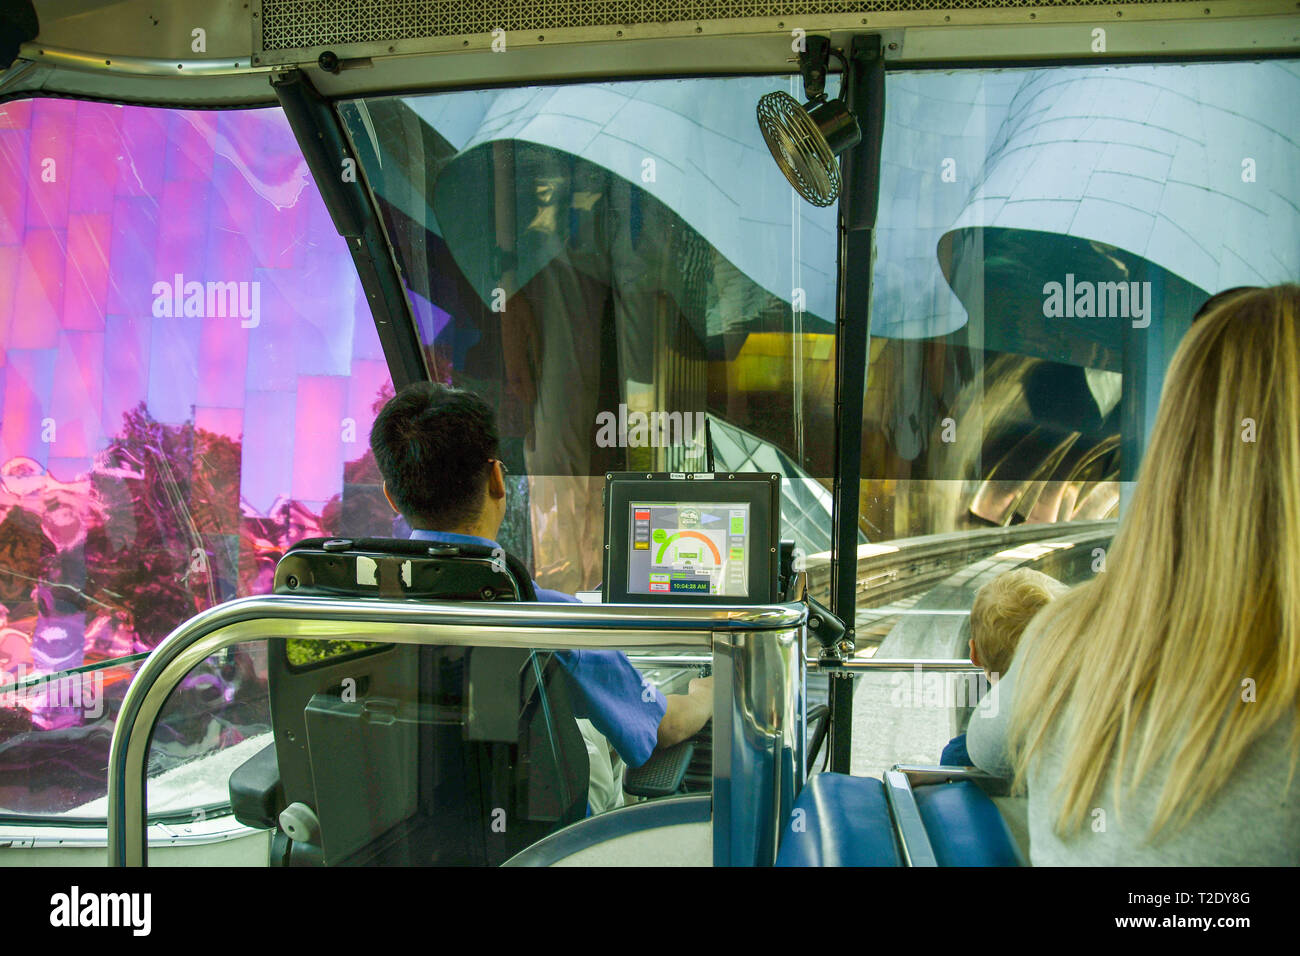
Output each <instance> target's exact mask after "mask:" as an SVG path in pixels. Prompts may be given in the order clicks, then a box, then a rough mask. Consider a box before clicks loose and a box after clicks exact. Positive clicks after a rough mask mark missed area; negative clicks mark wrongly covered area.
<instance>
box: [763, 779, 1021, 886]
mask: <svg viewBox="0 0 1300 956" xmlns="http://www.w3.org/2000/svg"><path fill="white" fill-rule="evenodd" d="M954 775H955V774H954ZM889 776H890V778H891V780H894V781H895V783H898V782H899V781H901V782H902V786H901V791H902V792H901V794H900V793H899V788H898V787H895V789H894V791H893V793H892V796H891V793H890V790H889V788H887V787H886V785H885V783H884V782H882V781H881V780H878V779H876V778H875V777H851V776H847V775H845V774H838V773H823V774H818V775H816V776H814V777H812V778H811V779H810V780H809V781H808V784H807V785H806V786H805V787H804V789H803V792H802V793H801V794H800V795H799V799H798V800H797V801H796V803H795V809H794V812H793V813H792V814H791V819H790V822H789V823H788V824H787V826H786V828H785V833H784V834H783V837H782V841H781V847H780V850H779V852H778V854H777V859H776V865H777V866H905V865H908V863H909V861H910V862H911V864H912V865H934V864H938V865H939V866H1023V865H1024V858H1023V857H1022V855H1021V853H1020V849H1019V847H1017V845H1016V841H1015V838H1014V837H1013V836H1012V834H1011V830H1010V829H1009V828H1008V827H1007V825H1006V823H1005V822H1004V821H1003V819H1002V815H1001V813H999V812H998V808H997V806H996V805H995V804H994V803H993V801H992V799H990V797H989V796H988V794H986V793H985V792H984V790H983V789H981V788H980V786H979V784H977V783H976V782H975V781H974V780H970V779H966V780H956V781H953V782H933V783H925V784H924V785H918V786H917V787H916V788H915V790H912V789H911V787H910V784H908V783H907V782H906V778H905V777H904V776H903V775H901V774H897V773H895V772H891V774H890V775H889ZM918 818H919V823H920V825H921V827H923V832H921V831H918V830H917V829H916V823H917V821H918ZM909 834H910V835H909ZM905 847H906V850H907V852H906V853H905V852H904V848H905Z"/></svg>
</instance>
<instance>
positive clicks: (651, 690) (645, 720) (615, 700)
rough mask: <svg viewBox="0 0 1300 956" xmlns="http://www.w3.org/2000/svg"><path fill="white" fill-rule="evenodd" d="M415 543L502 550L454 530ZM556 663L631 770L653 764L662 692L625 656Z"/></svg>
mask: <svg viewBox="0 0 1300 956" xmlns="http://www.w3.org/2000/svg"><path fill="white" fill-rule="evenodd" d="M411 539H412V540H415V541H434V542H437V543H438V544H477V545H482V546H484V547H488V548H499V547H501V546H500V545H499V544H497V543H496V542H495V541H492V540H491V539H489V538H480V537H478V536H477V535H471V534H454V533H452V532H449V531H421V530H419V529H416V530H413V531H412V532H411ZM533 587H534V588H536V590H537V600H538V601H546V602H550V603H560V602H566V603H570V604H573V603H576V602H577V600H578V599H577V598H576V597H574V596H573V595H571V594H565V593H564V592H563V591H552V590H551V589H550V588H539V587H537V584H536V582H534V583H533ZM555 659H556V660H557V661H559V663H560V666H561V667H563V668H564V672H565V673H566V674H568V675H569V678H570V681H569V686H570V687H571V688H573V691H574V700H573V712H574V715H575V716H577V717H585V718H586V719H587V720H590V721H591V722H592V724H593V725H594V726H595V728H596V729H597V730H599V731H600V732H601V733H602V734H604V735H605V737H606V739H608V740H609V742H610V744H612V745H613V747H614V749H615V750H617V751H618V755H619V756H620V757H622V758H623V762H624V763H626V764H627V765H628V766H629V767H639V766H641V765H642V764H643V763H645V762H646V761H647V760H649V759H650V754H651V753H652V752H653V751H654V749H655V746H656V745H657V744H658V742H659V723H660V721H662V720H663V718H664V712H665V711H666V710H667V709H668V701H667V700H665V699H664V695H663V693H662V692H661V691H660V690H659V688H657V687H655V686H654V685H653V684H651V683H650V682H649V681H648V680H646V679H645V678H644V677H642V676H641V672H640V671H638V670H637V669H636V668H635V667H633V666H632V662H631V661H629V660H628V659H627V655H626V654H624V653H623V652H622V651H592V650H573V651H556V652H555Z"/></svg>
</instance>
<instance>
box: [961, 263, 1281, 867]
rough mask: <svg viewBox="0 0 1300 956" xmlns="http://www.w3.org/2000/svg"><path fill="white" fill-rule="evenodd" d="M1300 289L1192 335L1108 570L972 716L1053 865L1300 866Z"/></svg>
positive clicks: (1045, 627) (1041, 855) (1023, 645)
mask: <svg viewBox="0 0 1300 956" xmlns="http://www.w3.org/2000/svg"><path fill="white" fill-rule="evenodd" d="M1298 414H1300V286H1296V285H1286V286H1277V287H1274V288H1271V289H1258V290H1253V291H1244V292H1240V293H1238V294H1235V295H1233V296H1231V297H1228V298H1226V299H1225V300H1224V301H1223V302H1221V303H1220V304H1219V305H1217V306H1216V307H1214V308H1213V309H1212V310H1211V311H1210V312H1209V313H1208V314H1206V315H1205V316H1203V317H1202V318H1200V319H1199V320H1198V321H1197V322H1196V323H1195V324H1193V325H1192V327H1191V329H1190V331H1188V333H1187V335H1186V336H1185V338H1184V339H1183V342H1182V344H1181V345H1180V346H1179V348H1178V351H1177V353H1176V354H1175V355H1174V358H1173V361H1172V362H1171V363H1170V366H1169V371H1168V375H1167V377H1166V379H1165V385H1164V394H1163V396H1162V398H1161V401H1160V408H1159V411H1158V413H1157V415H1156V421H1155V426H1154V428H1153V429H1152V432H1151V440H1150V444H1149V447H1148V450H1147V453H1146V457H1145V459H1144V460H1143V462H1142V469H1141V472H1140V474H1139V477H1138V481H1137V488H1136V490H1135V491H1134V495H1133V501H1132V504H1131V506H1130V508H1129V510H1128V513H1127V514H1126V515H1125V517H1124V519H1123V523H1122V525H1121V527H1120V529H1119V532H1118V534H1117V536H1116V538H1115V542H1114V544H1113V546H1112V547H1111V548H1110V549H1109V550H1108V552H1107V554H1106V564H1105V570H1104V571H1101V572H1100V573H1098V574H1097V575H1096V577H1094V578H1093V579H1092V580H1090V581H1088V582H1086V583H1084V584H1081V585H1079V586H1077V587H1075V588H1074V589H1072V590H1071V591H1070V592H1069V593H1068V594H1065V595H1063V596H1062V597H1059V598H1057V599H1056V600H1055V601H1053V602H1052V603H1051V604H1050V605H1049V606H1048V607H1046V608H1044V609H1043V610H1042V611H1041V612H1040V613H1039V614H1038V616H1037V617H1035V618H1034V620H1033V621H1032V622H1031V623H1030V625H1029V627H1028V628H1027V629H1026V631H1025V634H1024V636H1023V637H1022V638H1021V642H1020V646H1019V648H1018V649H1017V651H1016V657H1015V661H1014V662H1013V663H1012V665H1011V668H1010V670H1009V671H1008V672H1007V674H1006V676H1004V677H1003V678H1002V680H1001V681H999V682H998V684H997V686H996V687H994V688H993V690H992V691H991V692H990V693H989V694H988V695H987V696H986V697H985V699H984V700H983V701H982V702H981V703H980V706H979V707H978V708H977V709H976V712H975V715H974V716H973V717H972V718H971V722H970V727H969V729H968V731H967V738H966V742H967V747H968V749H969V751H970V756H971V758H972V759H973V760H974V762H975V765H976V766H978V767H980V768H982V769H984V770H989V771H992V772H995V773H1014V774H1015V776H1016V779H1017V783H1018V784H1019V785H1027V787H1028V791H1029V830H1030V841H1031V846H1032V850H1031V859H1032V861H1033V863H1034V864H1035V865H1041V864H1088V865H1124V864H1155V865H1198V866H1203V865H1246V864H1249V865H1290V866H1295V865H1297V864H1300V840H1297V835H1300V793H1298V792H1297V791H1298V790H1300V777H1298V776H1297V773H1296V770H1297V763H1298V762H1300V725H1298V722H1297V716H1298V715H1297V710H1298V709H1300V703H1298V702H1300V423H1297V415H1298Z"/></svg>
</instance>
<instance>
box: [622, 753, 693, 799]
mask: <svg viewBox="0 0 1300 956" xmlns="http://www.w3.org/2000/svg"><path fill="white" fill-rule="evenodd" d="M694 755H695V741H694V740H692V739H687V740H683V741H682V742H681V743H679V744H674V745H673V746H671V747H668V748H666V749H664V750H656V751H655V752H654V753H652V754H651V755H650V759H649V760H647V761H646V762H645V763H643V764H642V765H641V766H639V767H637V768H636V769H635V770H633V769H631V768H630V767H629V768H628V769H627V771H626V772H624V774H623V789H624V790H626V791H627V792H628V793H630V794H632V795H633V796H635V797H670V796H672V795H673V794H674V793H676V792H677V791H678V790H680V789H681V786H682V781H684V780H685V779H686V768H687V767H689V766H690V765H691V757H693V756H694Z"/></svg>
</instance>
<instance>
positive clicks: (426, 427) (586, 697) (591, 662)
mask: <svg viewBox="0 0 1300 956" xmlns="http://www.w3.org/2000/svg"><path fill="white" fill-rule="evenodd" d="M498 445H499V439H498V436H497V426H496V416H495V414H494V413H493V410H492V407H491V406H490V405H488V403H487V402H485V401H484V400H483V399H482V398H481V397H479V396H478V395H475V394H474V393H473V392H468V391H463V390H461V389H456V388H449V387H447V386H445V385H440V384H437V383H434V382H417V383H415V384H412V385H408V386H407V387H406V388H404V389H402V390H401V391H400V392H398V393H397V395H395V396H394V397H393V398H392V399H390V400H389V402H388V404H386V405H385V406H384V407H383V409H382V410H381V411H380V413H379V416H378V417H377V418H376V419H375V424H374V427H373V428H372V429H371V432H370V447H371V450H372V451H373V452H374V455H375V462H376V464H377V465H378V466H379V472H380V474H381V475H383V478H384V495H385V496H386V497H387V498H388V503H389V504H390V505H392V507H393V510H394V511H396V512H397V513H398V514H400V515H402V516H403V517H404V518H405V519H406V521H407V522H408V523H409V524H410V526H411V529H412V531H411V538H412V539H415V540H423V541H435V542H439V543H443V544H477V545H486V546H487V547H491V548H498V547H500V546H499V545H498V544H497V543H496V535H497V532H498V531H499V530H500V527H501V521H502V519H503V518H504V517H505V513H506V484H505V469H504V467H503V465H502V464H501V460H500V459H499V458H498V457H497V456H498V454H499V448H498ZM537 599H538V600H539V601H568V602H573V601H576V600H577V598H575V597H573V596H572V595H568V594H563V593H561V592H559V591H552V590H549V589H547V588H540V587H539V588H537ZM555 656H556V659H557V660H558V661H559V663H560V665H561V666H562V667H563V668H564V671H565V673H566V674H568V676H569V677H570V679H571V680H570V686H571V687H572V688H573V690H574V712H575V714H576V715H577V716H578V717H580V718H586V719H587V720H589V721H590V722H591V724H592V725H593V726H594V727H595V729H596V730H597V731H599V732H600V733H601V734H603V735H604V737H605V738H607V739H608V741H609V743H610V744H612V746H613V748H614V750H615V751H617V753H618V755H619V756H620V757H621V758H622V759H623V760H624V761H626V763H627V765H628V766H630V767H639V766H641V765H642V764H643V763H645V762H646V761H647V760H649V759H650V755H651V753H653V752H654V750H655V748H656V747H671V746H672V745H673V744H676V743H679V742H681V741H683V740H685V739H686V738H687V737H690V736H691V735H692V734H694V733H695V732H696V731H698V730H699V729H700V728H701V727H703V726H704V724H705V723H706V722H707V721H708V719H709V717H710V716H711V714H712V698H713V682H712V678H704V679H696V680H693V681H691V683H690V693H688V694H671V695H668V696H667V697H665V696H664V694H663V693H661V692H660V691H659V689H658V688H657V687H654V686H653V685H652V684H650V683H649V681H647V680H645V679H644V678H643V677H642V676H641V673H640V672H639V671H638V670H637V669H636V668H635V667H633V666H632V663H631V661H629V660H628V659H627V656H626V655H625V654H623V653H622V652H620V651H593V650H570V651H557V652H556V654H555ZM595 773H596V770H595V768H594V767H593V783H594V781H595ZM614 779H617V778H616V777H615V778H614ZM614 805H617V803H616V802H615V803H614Z"/></svg>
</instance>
